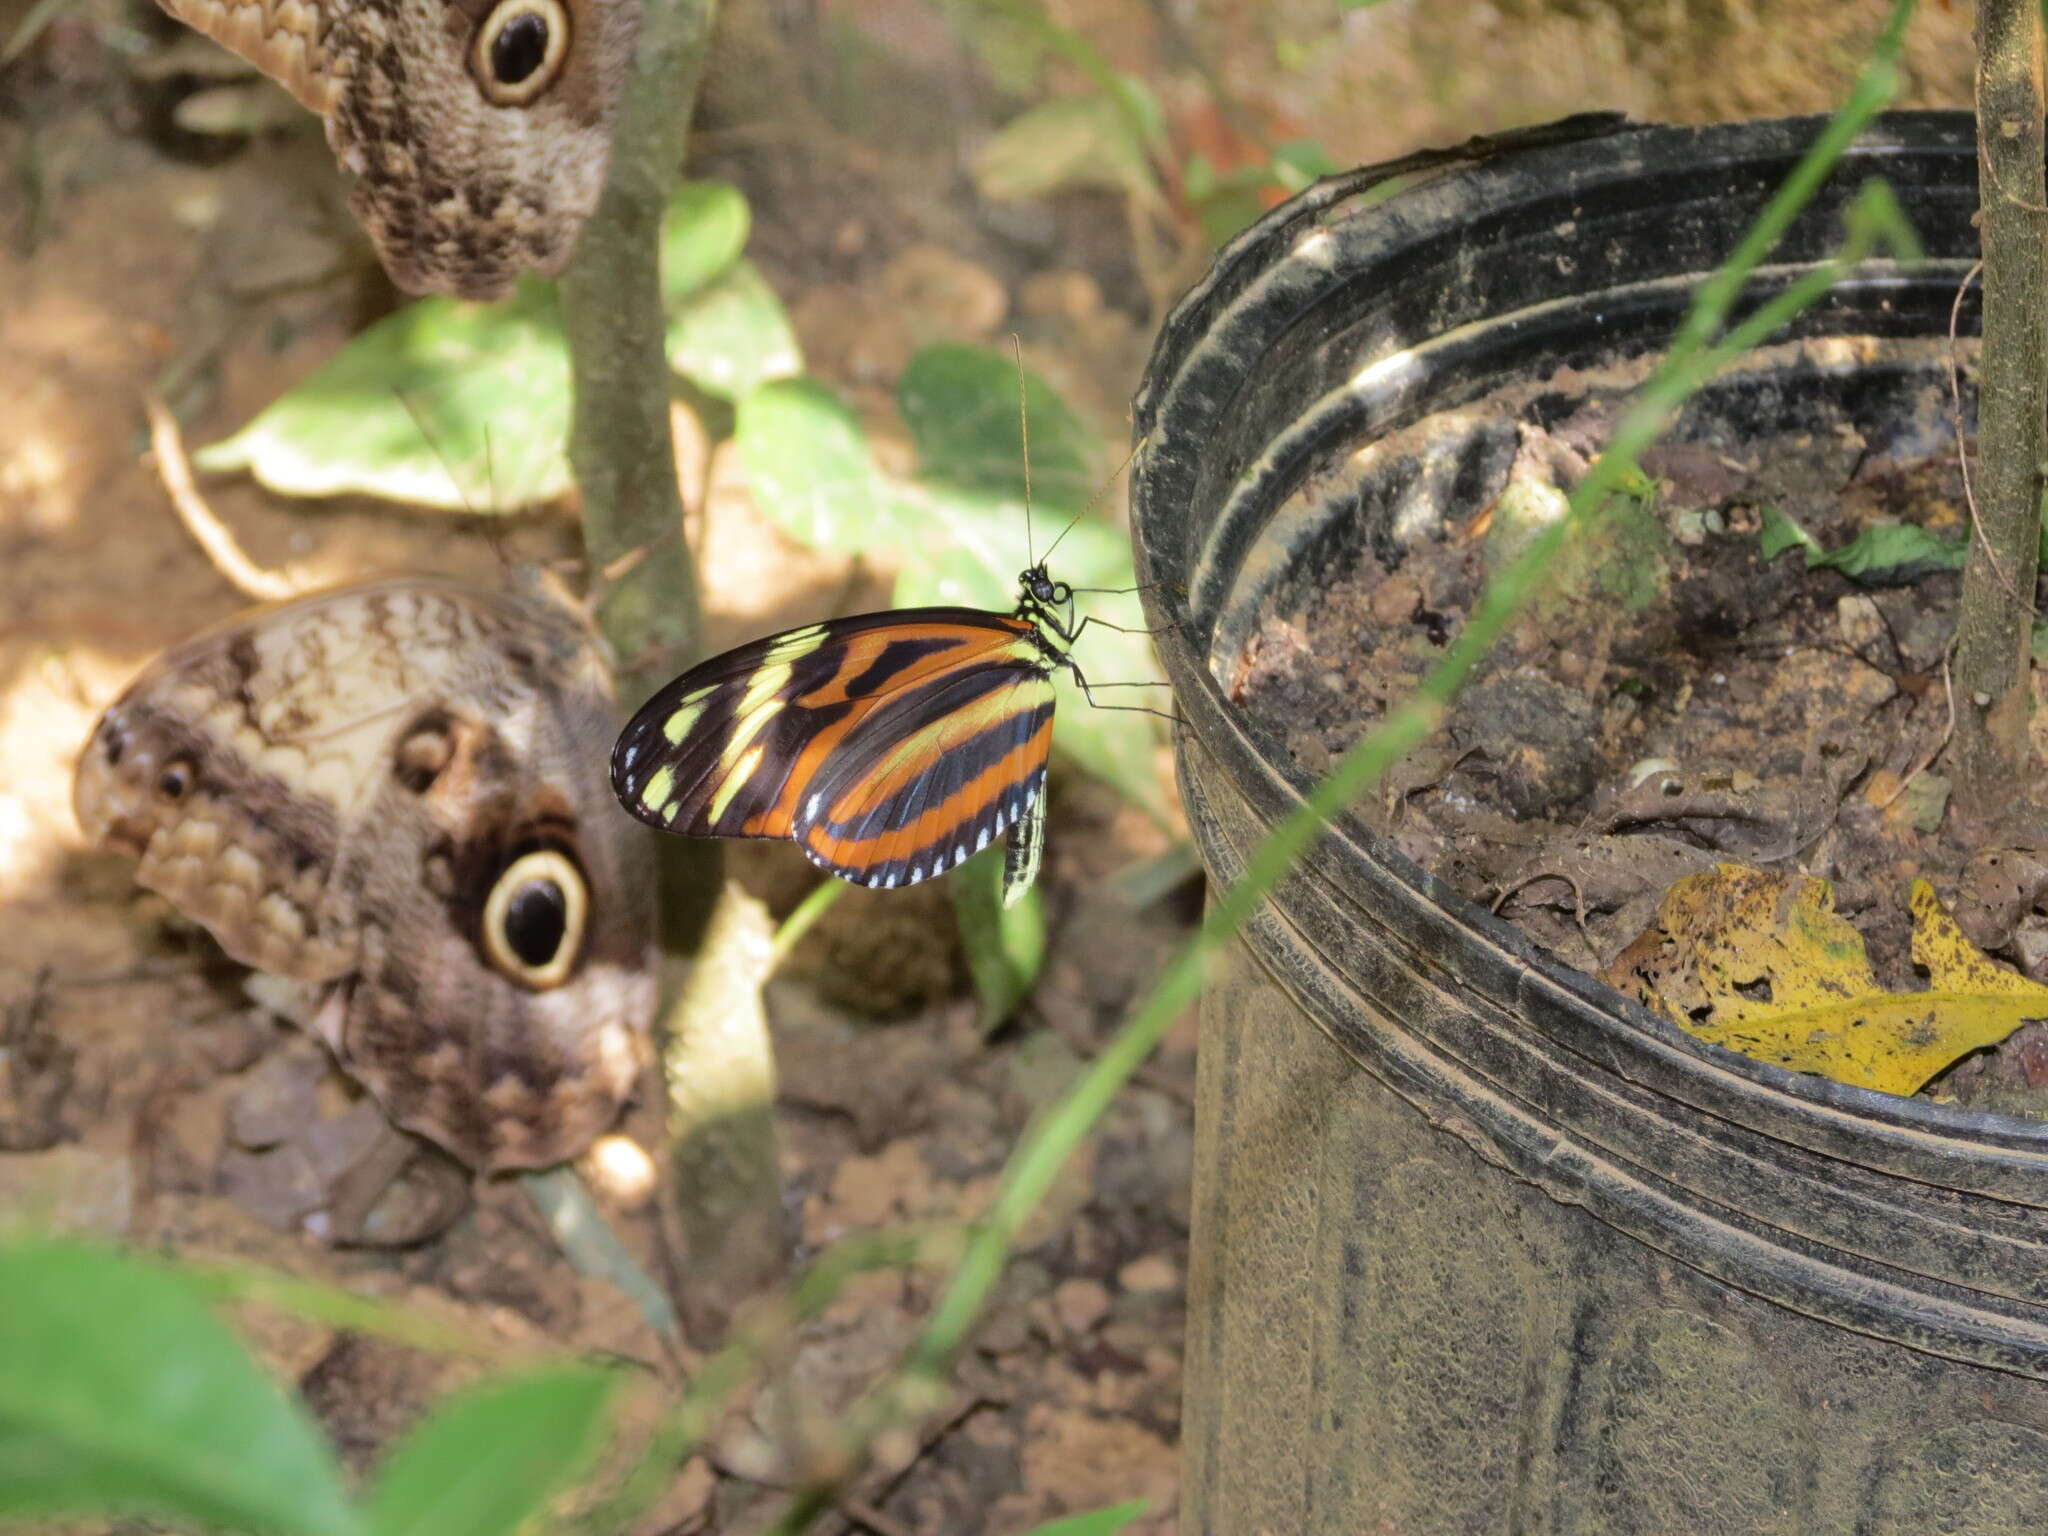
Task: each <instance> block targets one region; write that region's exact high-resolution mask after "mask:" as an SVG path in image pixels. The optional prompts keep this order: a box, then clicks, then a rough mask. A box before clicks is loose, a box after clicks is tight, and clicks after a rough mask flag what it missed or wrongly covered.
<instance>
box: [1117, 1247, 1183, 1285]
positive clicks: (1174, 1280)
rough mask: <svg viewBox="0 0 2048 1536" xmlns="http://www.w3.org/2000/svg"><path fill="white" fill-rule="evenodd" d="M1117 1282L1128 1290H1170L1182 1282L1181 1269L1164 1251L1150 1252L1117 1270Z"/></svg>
mask: <svg viewBox="0 0 2048 1536" xmlns="http://www.w3.org/2000/svg"><path fill="white" fill-rule="evenodd" d="M1116 1283H1117V1284H1118V1285H1120V1286H1122V1287H1123V1288H1124V1289H1125V1290H1127V1291H1170V1290H1173V1289H1174V1288H1175V1287H1177V1286H1178V1285H1179V1284H1180V1270H1179V1269H1177V1268H1176V1267H1175V1266H1174V1262H1173V1260H1171V1259H1169V1258H1168V1257H1167V1256H1166V1255H1165V1254H1163V1253H1148V1254H1146V1255H1145V1257H1143V1258H1142V1259H1133V1260H1131V1262H1130V1263H1128V1264H1126V1265H1125V1266H1124V1267H1123V1268H1122V1269H1120V1270H1118V1271H1117V1274H1116Z"/></svg>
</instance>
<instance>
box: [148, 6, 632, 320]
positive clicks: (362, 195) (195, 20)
mask: <svg viewBox="0 0 2048 1536" xmlns="http://www.w3.org/2000/svg"><path fill="white" fill-rule="evenodd" d="M161 3H162V4H163V7H164V9H165V10H167V11H169V12H170V13H171V15H173V16H175V17H177V18H178V19H179V20H180V21H183V22H185V23H187V24H188V25H190V26H192V27H195V28H197V29H198V30H199V31H201V32H204V33H205V34H206V35H207V36H209V37H211V38H214V39H215V40H216V41H218V42H220V43H222V44H224V45H225V46H227V47H229V48H231V49H233V50H234V51H235V52H237V53H239V54H241V55H242V56H243V57H244V58H246V59H248V60H249V61H250V62H251V63H252V64H254V65H256V67H257V68H259V69H261V70H263V71H264V73H266V74H268V75H270V76H272V77H273V78H275V79H276V80H277V81H278V82H279V83H280V84H282V85H284V86H285V87H286V88H287V89H288V90H290V91H291V92H292V94H293V95H295V96H297V97H298V99H299V100H300V101H301V102H303V103H305V105H306V106H308V107H310V108H312V110H314V111H315V112H318V113H319V114H320V115H321V116H322V117H323V118H325V119H326V120H327V140H328V143H329V144H330V145H332V146H333V149H334V152H335V154H336V156H337V157H338V158H339V159H340V161H341V163H342V165H343V167H344V168H346V169H347V170H348V171H349V172H350V173H351V174H352V175H353V176H354V177H355V178H356V184H355V189H354V192H353V194H352V197H351V207H352V208H353V209H354V210H355V213H356V216H357V217H358V218H359V219H361V220H362V222H363V226H364V227H365V228H366V229H367V230H368V231H369V233H370V238H371V239H372V240H373V241H374V242H375V243H376V246H377V250H378V254H379V255H380V256H381V257H382V258H383V261H384V265H385V267H386V268H387V269H388V270H389V271H390V273H391V276H392V278H393V279H394V280H395V281H396V282H397V283H398V284H399V286H401V287H403V288H408V289H412V290H414V291H417V292H438V293H452V294H457V295H460V296H461V297H464V298H472V299H488V298H496V297H498V296H500V295H502V294H504V293H506V292H508V291H509V290H510V289H511V287H512V284H513V282H514V281H515V280H516V279H517V277H518V275H519V274H520V273H521V272H526V271H533V272H541V273H546V274H553V273H555V272H558V271H559V270H560V269H561V267H562V265H563V264H564V263H565V262H566V261H567V260H568V258H569V254H570V252H571V250H573V248H574V246H575V243H576V236H577V234H578V233H579V232H580V231H581V229H582V227H583V223H584V220H586V219H587V218H589V216H590V214H591V211H592V210H593V209H594V208H596V206H597V198H598V193H599V192H600V191H601V190H602V188H603V185H604V174H605V166H606V163H607V161H608V159H609V157H610V153H611V135H612V120H613V117H614V114H615V112H616V110H617V106H618V99H619V93H620V91H621V90H622V89H623V87H624V83H625V77H626V71H627V69H628V67H629V66H630V63H631V60H632V54H633V44H634V41H635V39H636V37H637V36H638V33H639V25H640V0H495V3H493V0H459V3H458V0H161Z"/></svg>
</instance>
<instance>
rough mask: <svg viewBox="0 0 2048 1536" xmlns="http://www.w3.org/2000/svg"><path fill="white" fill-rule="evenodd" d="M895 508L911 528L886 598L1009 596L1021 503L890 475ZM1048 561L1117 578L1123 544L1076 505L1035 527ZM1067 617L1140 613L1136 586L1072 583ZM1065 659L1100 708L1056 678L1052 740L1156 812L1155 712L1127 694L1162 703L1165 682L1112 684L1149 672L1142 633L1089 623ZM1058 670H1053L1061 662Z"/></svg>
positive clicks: (1086, 579) (1002, 600)
mask: <svg viewBox="0 0 2048 1536" xmlns="http://www.w3.org/2000/svg"><path fill="white" fill-rule="evenodd" d="M895 502H896V507H897V512H896V516H897V518H898V520H899V521H901V522H902V523H903V524H904V525H906V526H908V527H914V528H918V529H920V532H919V534H918V536H917V537H916V538H915V539H914V540H906V541H905V543H904V547H903V557H904V558H903V565H902V568H901V570H900V572H899V573H898V575H897V578H896V591H895V600H896V602H897V604H898V605H900V606H902V607H905V608H912V607H919V606H922V605H924V604H928V603H958V604H962V605H964V606H966V607H970V608H995V609H1004V610H1007V609H1010V608H1013V607H1015V606H1016V603H1017V575H1018V573H1019V572H1020V571H1022V570H1023V569H1024V567H1025V564H1026V556H1025V538H1024V505H1023V503H1022V502H1021V501H1013V500H1010V499H1008V498H1007V497H1002V496H991V495H986V494H977V493H975V492H972V491H968V490H963V489H961V488H959V487H957V486H951V485H906V486H898V487H895ZM1054 538H1058V539H1059V545H1058V548H1057V549H1055V550H1054V551H1053V553H1052V557H1051V571H1052V574H1053V576H1054V577H1056V578H1057V579H1059V580H1062V581H1066V582H1068V583H1071V584H1072V585H1073V586H1075V587H1106V588H1118V589H1128V588H1129V587H1131V585H1132V584H1133V583H1134V582H1135V580H1136V577H1135V576H1134V575H1133V574H1132V571H1131V551H1130V544H1129V542H1128V541H1127V540H1126V538H1125V536H1124V534H1123V532H1122V530H1121V529H1119V528H1117V527H1115V526H1114V525H1113V524H1111V523H1109V522H1107V521H1105V520H1104V519H1102V518H1100V517H1085V518H1083V519H1082V520H1081V521H1079V522H1077V523H1075V524H1074V525H1073V526H1072V527H1071V528H1070V529H1068V530H1067V532H1066V534H1065V536H1064V537H1063V538H1062V537H1060V530H1059V529H1058V528H1056V527H1055V528H1049V529H1046V530H1044V531H1043V532H1041V533H1040V534H1039V535H1038V536H1037V543H1036V548H1037V550H1038V551H1039V552H1040V553H1043V551H1044V550H1045V548H1046V546H1047V544H1048V542H1049V541H1050V540H1051V539H1054ZM1076 613H1077V617H1080V618H1085V617H1088V616H1089V615H1094V616H1095V617H1097V618H1099V619H1103V620H1106V621H1108V622H1109V623H1114V624H1118V625H1121V626H1123V628H1124V629H1125V630H1135V629H1138V628H1141V627H1142V626H1143V624H1144V622H1145V619H1144V614H1143V612H1142V611H1141V609H1140V606H1139V603H1138V600H1137V597H1136V595H1135V594H1133V593H1131V592H1129V591H1128V590H1124V591H1122V592H1121V593H1120V594H1118V595H1112V594H1109V593H1082V594H1079V595H1078V596H1077V597H1076ZM1074 660H1075V662H1076V664H1077V665H1078V666H1079V667H1080V668H1081V671H1082V674H1083V675H1084V676H1085V677H1087V679H1088V681H1089V683H1090V684H1091V685H1093V684H1098V683H1101V684H1109V685H1112V686H1109V687H1104V688H1098V689H1097V690H1096V694H1097V697H1098V699H1099V700H1100V702H1101V703H1102V704H1103V705H1107V706H1113V707H1109V708H1095V707H1091V706H1090V704H1089V702H1088V700H1087V699H1086V698H1084V697H1082V696H1081V695H1080V694H1079V693H1078V692H1076V691H1074V690H1073V689H1071V688H1066V689H1063V690H1062V691H1063V693H1064V694H1065V697H1063V698H1062V699H1061V701H1060V704H1059V711H1058V716H1057V720H1056V723H1055V724H1054V726H1053V736H1052V739H1053V747H1054V749H1055V750H1057V751H1059V752H1061V753H1063V754H1065V755H1066V756H1068V757H1070V758H1071V759H1073V761H1074V762H1076V763H1078V764H1079V765H1080V766H1081V767H1083V768H1085V769H1087V770H1088V771H1089V772H1090V773H1093V774H1094V775H1096V777H1098V778H1101V779H1105V780H1107V781H1108V782H1109V783H1111V784H1113V785H1115V786H1116V787H1117V788H1118V789H1119V790H1121V791H1122V792H1123V793H1124V794H1125V795H1127V796H1129V797H1130V798H1131V799H1132V800H1133V801H1135V802H1136V803H1137V804H1139V805H1141V806H1143V807H1144V808H1145V809H1146V810H1148V811H1150V812H1152V813H1153V814H1154V815H1160V814H1163V812H1164V797H1163V795H1162V793H1161V790H1160V786H1159V777H1158V774H1157V773H1156V772H1155V771H1154V766H1153V754H1154V749H1155V748H1156V747H1157V745H1158V742H1159V739H1160V727H1161V725H1162V724H1163V722H1162V721H1161V720H1160V718H1159V717H1158V716H1156V715H1150V714H1145V713H1142V712H1141V711H1139V710H1134V709H1131V708H1128V707H1126V706H1130V705H1150V706H1153V707H1158V708H1162V709H1163V708H1165V707H1166V702H1167V694H1166V690H1165V689H1164V688H1149V687H1147V688H1133V687H1127V686H1123V685H1125V684H1130V683H1137V682H1149V681H1153V680H1155V679H1157V678H1158V676H1159V666H1158V662H1157V661H1156V660H1155V659H1154V657H1153V655H1152V643H1151V640H1150V639H1149V637H1147V636H1145V635H1142V634H1129V633H1120V632H1119V631H1117V630H1114V629H1109V628H1106V627H1105V626H1104V625H1103V624H1091V625H1089V626H1088V628H1087V630H1086V632H1085V633H1083V634H1082V636H1081V639H1080V643H1079V644H1078V645H1077V646H1076V647H1075V648H1074ZM1063 675H1064V674H1063Z"/></svg>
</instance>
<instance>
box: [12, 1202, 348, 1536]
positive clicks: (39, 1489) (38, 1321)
mask: <svg viewBox="0 0 2048 1536" xmlns="http://www.w3.org/2000/svg"><path fill="white" fill-rule="evenodd" d="M110 1514H136V1515H144V1516H147V1517H150V1518H154V1519H161V1520H168V1521H174V1522H176V1523H178V1524H181V1525H202V1526H212V1527H216V1528H223V1529H228V1530H236V1531H263V1532H289V1533H309V1536H354V1533H356V1532H359V1531H361V1530H362V1528H363V1527H362V1524H361V1522H360V1521H359V1520H358V1518H357V1516H356V1514H355V1512H354V1511H353V1510H352V1509H350V1507H349V1505H348V1502H347V1500H346V1498H345V1497H344V1495H343V1492H342V1486H341V1478H340V1474H339V1472H338V1471H337V1469H336V1467H335V1465H334V1461H333V1458H332V1457H331V1456H330V1455H329V1454H328V1451H327V1448H326V1446H325V1445H324V1444H323V1442H322V1441H321V1439H320V1437H319V1435H318V1434H317V1433H316V1432H315V1430H314V1428H313V1426H312V1425H311V1424H310V1423H309V1422H308V1421H307V1419H306V1416H305V1414H304V1413H303V1412H302V1411H301V1410H300V1409H299V1407H298V1405H297V1404H296V1403H294V1402H292V1401H291V1400H290V1399H288V1398H287V1397H286V1396H285V1394H284V1393H282V1392H281V1391H279V1390H278V1388H277V1387H276V1385H275V1384H273V1383H272V1382H271V1381H270V1380H269V1379H268V1378H267V1377H266V1376H264V1374H263V1372H262V1371H261V1370H259V1369H258V1368H257V1366H256V1363H255V1362H254V1361H253V1360H252V1359H250V1357H249V1354H248V1352H247V1351H246V1350H245V1349H244V1348H243V1347H242V1345H241V1343H240V1341H238V1340H237V1339H236V1338H235V1336H234V1335H233V1334H232V1333H230V1332H229V1331H228V1329H227V1328H226V1327H225V1326H223V1325H222V1324H221V1323H220V1321H219V1320H218V1319H216V1318H215V1317H214V1316H213V1315H212V1313H210V1312H209V1311H208V1310H207V1308H206V1305H205V1303H204V1302H203V1301H202V1300H201V1299H200V1292H199V1290H198V1289H197V1288H196V1287H195V1286H193V1285H191V1284H189V1283H188V1282H187V1281H186V1280H185V1279H184V1278H182V1277H181V1276H178V1275H176V1274H173V1273H170V1272H168V1271H166V1270H163V1269H160V1268H158V1267H157V1266H155V1265H152V1264H148V1263H144V1262H142V1261H140V1260H138V1259H133V1258H129V1257H127V1256H124V1255H122V1254H118V1253H113V1252H110V1251H107V1250H105V1249H101V1248H95V1247H91V1246H88V1245H85V1244H79V1243H72V1242H60V1241H49V1240H40V1239H37V1240H28V1241H18V1242H14V1243H10V1244H6V1245H0V1520H7V1519H11V1518H23V1517H28V1518H36V1517H41V1518H57V1517H85V1516H96V1515H110Z"/></svg>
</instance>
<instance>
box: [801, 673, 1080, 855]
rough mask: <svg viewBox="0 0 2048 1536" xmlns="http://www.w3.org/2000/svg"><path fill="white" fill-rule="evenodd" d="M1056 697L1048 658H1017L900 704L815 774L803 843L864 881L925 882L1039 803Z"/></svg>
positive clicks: (804, 810)
mask: <svg viewBox="0 0 2048 1536" xmlns="http://www.w3.org/2000/svg"><path fill="white" fill-rule="evenodd" d="M1053 698H1054V695H1053V687H1052V682H1051V679H1050V678H1049V676H1048V675H1047V673H1046V671H1045V668H1044V666H1043V663H1042V662H1039V663H1034V662H1033V661H1031V660H1029V659H1027V658H1026V657H1024V656H1022V655H1017V656H1015V657H1012V658H1007V659H1004V660H1001V661H991V662H986V663H984V664H982V665H981V666H979V667H976V668H973V669H963V670H962V671H961V672H960V673H958V674H956V675H954V676H952V677H949V678H946V679H944V680H943V681H942V682H941V683H940V684H938V685H936V686H934V687H931V688H929V689H928V690H926V691H924V692H922V693H921V694H919V695H916V696H912V697H906V698H903V699H900V700H897V701H892V703H891V704H890V705H889V706H888V707H887V708H885V709H881V710H877V711H876V712H875V713H874V714H873V715H871V716H870V717H869V718H868V719H866V720H864V721H862V723H861V724H860V725H859V726H858V727H857V728H856V729H855V730H854V731H853V732H851V733H850V734H849V735H848V737H847V738H846V741H845V743H844V744H843V746H842V747H841V749H840V750H839V752H838V753H837V754H835V756H834V759H833V761H832V763H831V764H830V765H829V766H828V767H827V768H825V769H824V770H823V771H821V772H820V773H819V774H818V776H817V778H816V779H815V780H814V781H813V787H812V788H811V790H810V791H809V792H808V793H807V794H806V796H805V797H804V801H803V804H802V806H801V808H800V810H799V814H798V818H797V824H796V828H795V836H796V838H797V842H798V844H799V846H801V847H802V848H803V850H804V853H805V855H806V856H807V857H808V858H810V859H811V861H812V862H813V863H816V864H819V865H821V866H822V867H824V868H825V869H828V870H830V871H831V872H832V873H834V874H836V875H839V876H840V877H841V878H843V879H847V880H853V881H855V882H857V883H859V884H862V885H878V886H883V887H893V886H898V885H915V884H917V883H918V882H919V881H920V880H927V879H930V878H931V877H932V876H933V875H937V874H942V873H944V872H945V871H946V870H948V869H952V868H954V867H955V866H957V865H958V864H960V863H962V862H964V861H965V860H966V859H968V858H969V857H971V856H972V855H974V854H975V853H978V852H979V851H980V850H981V849H983V848H986V847H987V846H988V845H989V844H990V843H991V842H993V841H996V840H997V839H999V838H1001V837H1002V836H1003V834H1004V833H1005V832H1006V831H1007V830H1009V829H1010V828H1012V827H1015V826H1016V825H1017V824H1018V823H1019V822H1020V820H1021V819H1022V818H1023V817H1024V816H1025V815H1026V814H1027V813H1028V812H1029V810H1030V808H1031V807H1032V806H1033V805H1035V804H1036V803H1037V800H1038V797H1039V795H1040V794H1041V793H1042V792H1043V789H1044V782H1045V763H1046V756H1047V753H1048V752H1049V751H1050V749H1051V746H1052V715H1053Z"/></svg>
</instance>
